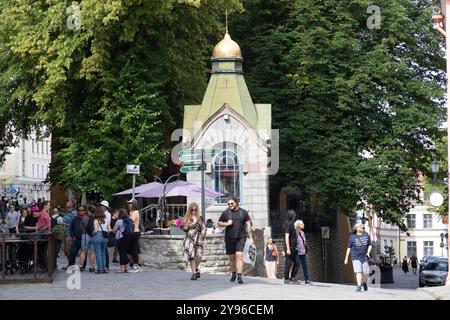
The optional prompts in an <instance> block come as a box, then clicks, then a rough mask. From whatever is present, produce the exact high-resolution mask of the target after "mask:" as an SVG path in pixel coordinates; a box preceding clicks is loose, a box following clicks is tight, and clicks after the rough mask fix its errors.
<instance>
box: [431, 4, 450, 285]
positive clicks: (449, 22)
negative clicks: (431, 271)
mask: <svg viewBox="0 0 450 320" xmlns="http://www.w3.org/2000/svg"><path fill="white" fill-rule="evenodd" d="M447 17H450V0H441V11H440V12H439V14H437V15H434V16H433V17H432V19H431V20H432V22H433V23H434V25H435V26H436V29H437V30H438V31H439V32H441V33H442V34H443V35H444V36H445V50H446V54H445V55H446V58H447V144H448V145H447V161H448V160H450V99H449V98H450V85H449V84H450V83H449V75H450V63H449V58H450V57H449V56H448V55H449V52H448V50H449V48H450V37H447V30H449V28H450V19H447ZM447 168H448V169H447V170H448V172H447V178H450V166H449V165H447ZM448 181H449V182H450V179H449V180H448ZM448 190H449V193H450V188H448ZM448 209H450V206H449V208H448ZM447 215H448V217H450V214H449V211H448V212H447ZM447 223H448V221H447ZM447 228H448V230H449V232H450V223H448V225H447ZM446 285H450V272H448V275H447V280H446Z"/></svg>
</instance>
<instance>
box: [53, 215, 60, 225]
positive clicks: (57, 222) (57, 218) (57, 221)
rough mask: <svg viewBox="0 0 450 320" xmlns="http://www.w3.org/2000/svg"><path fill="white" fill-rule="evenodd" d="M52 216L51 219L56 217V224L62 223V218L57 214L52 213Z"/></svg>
mask: <svg viewBox="0 0 450 320" xmlns="http://www.w3.org/2000/svg"><path fill="white" fill-rule="evenodd" d="M52 218H53V219H55V218H56V224H62V223H63V218H62V217H61V216H60V215H59V214H54V215H52Z"/></svg>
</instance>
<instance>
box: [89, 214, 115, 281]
mask: <svg viewBox="0 0 450 320" xmlns="http://www.w3.org/2000/svg"><path fill="white" fill-rule="evenodd" d="M110 231H111V228H110V227H109V224H108V223H107V222H106V215H105V213H104V212H103V210H102V209H101V208H99V207H97V208H96V209H95V215H94V232H93V237H92V240H93V242H94V248H95V258H96V259H97V271H95V273H97V274H98V273H108V271H106V245H107V244H108V234H109V232H110Z"/></svg>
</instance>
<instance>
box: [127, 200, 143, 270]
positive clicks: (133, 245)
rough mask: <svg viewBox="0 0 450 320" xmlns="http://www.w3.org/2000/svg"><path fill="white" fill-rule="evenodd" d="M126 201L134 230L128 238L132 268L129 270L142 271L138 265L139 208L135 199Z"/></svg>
mask: <svg viewBox="0 0 450 320" xmlns="http://www.w3.org/2000/svg"><path fill="white" fill-rule="evenodd" d="M127 203H128V210H129V211H130V219H131V220H132V221H133V225H134V232H133V235H132V236H131V238H130V245H129V249H130V254H131V259H132V261H131V262H132V267H133V268H132V270H130V272H142V271H143V270H142V268H141V266H140V265H139V252H140V248H139V239H140V238H141V230H140V229H139V224H140V215H139V209H138V205H137V200H136V199H131V200H129V201H127Z"/></svg>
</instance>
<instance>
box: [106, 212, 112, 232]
mask: <svg viewBox="0 0 450 320" xmlns="http://www.w3.org/2000/svg"><path fill="white" fill-rule="evenodd" d="M105 216H106V223H107V224H108V226H110V225H111V213H109V211H108V210H106V211H105ZM105 231H106V230H105Z"/></svg>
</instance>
